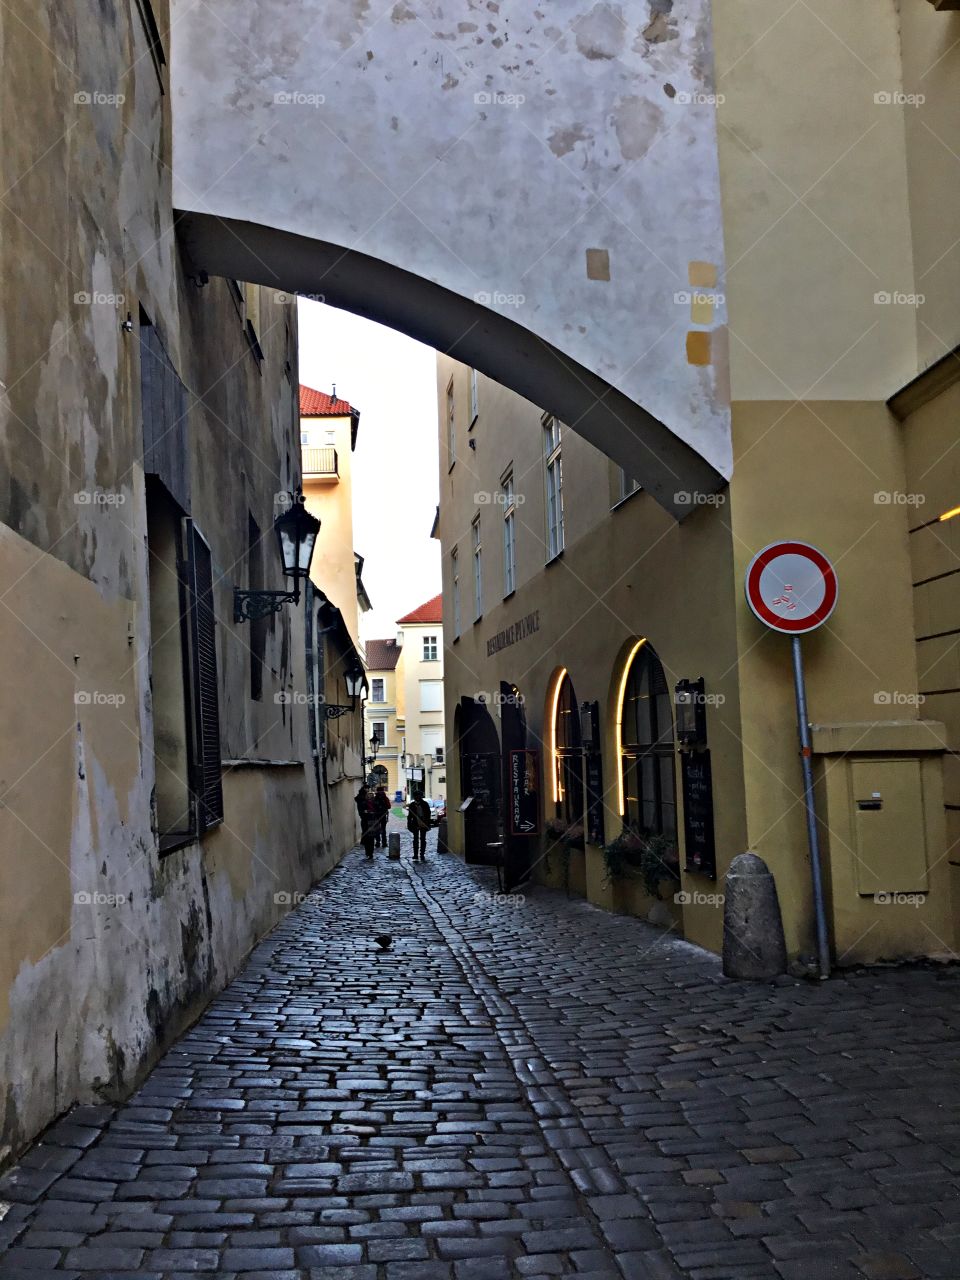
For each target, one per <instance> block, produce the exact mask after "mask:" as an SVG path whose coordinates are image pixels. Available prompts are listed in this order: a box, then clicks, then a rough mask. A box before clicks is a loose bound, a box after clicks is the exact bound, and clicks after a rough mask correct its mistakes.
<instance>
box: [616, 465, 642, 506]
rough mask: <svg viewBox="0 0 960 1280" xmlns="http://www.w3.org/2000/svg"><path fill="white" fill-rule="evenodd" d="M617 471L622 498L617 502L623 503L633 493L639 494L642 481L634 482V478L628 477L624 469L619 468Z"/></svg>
mask: <svg viewBox="0 0 960 1280" xmlns="http://www.w3.org/2000/svg"><path fill="white" fill-rule="evenodd" d="M617 471H618V473H619V481H620V496H619V497H618V499H617V501H618V502H623V500H624V498H629V497H630V495H631V493H636V492H637V490H638V489H639V488H640V481H639V480H634V478H633V476H628V475H627V473H626V471H624V469H623V467H618V468H617Z"/></svg>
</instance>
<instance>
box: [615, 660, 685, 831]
mask: <svg viewBox="0 0 960 1280" xmlns="http://www.w3.org/2000/svg"><path fill="white" fill-rule="evenodd" d="M617 734H618V742H617V745H618V749H619V752H620V776H619V780H618V798H619V806H620V814H621V816H622V818H623V823H624V826H625V827H630V828H632V829H633V830H634V831H638V832H642V833H644V834H646V835H658V836H665V837H667V838H668V839H670V840H672V841H676V838H677V794H676V782H675V777H674V740H673V712H672V709H671V706H670V689H669V686H668V684H667V678H666V675H665V674H664V670H663V664H662V663H661V661H660V659H659V658H658V657H657V654H656V651H655V650H654V648H653V646H652V645H651V644H650V643H649V642H648V641H646V640H641V641H639V642H638V643H637V644H636V646H635V647H634V649H633V652H632V654H631V655H630V656H629V658H628V660H627V666H626V668H625V670H624V673H623V676H622V679H621V684H620V693H619V698H618V706H617Z"/></svg>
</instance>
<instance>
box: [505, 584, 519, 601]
mask: <svg viewBox="0 0 960 1280" xmlns="http://www.w3.org/2000/svg"><path fill="white" fill-rule="evenodd" d="M516 594H517V588H516V587H514V588H513V590H512V591H508V592H507V594H506V595H505V596H504V597H503V598H504V600H512V599H513V597H514V596H515V595H516Z"/></svg>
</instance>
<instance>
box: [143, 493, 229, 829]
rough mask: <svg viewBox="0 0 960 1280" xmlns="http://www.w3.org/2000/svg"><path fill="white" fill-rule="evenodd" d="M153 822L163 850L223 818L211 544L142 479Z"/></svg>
mask: <svg viewBox="0 0 960 1280" xmlns="http://www.w3.org/2000/svg"><path fill="white" fill-rule="evenodd" d="M147 545H148V549H149V566H150V569H149V572H150V582H149V592H150V689H151V701H152V706H153V755H154V762H155V768H156V774H155V783H154V786H155V820H154V826H155V830H156V832H157V835H158V837H159V841H160V850H161V852H167V851H168V850H170V849H174V848H178V847H179V846H180V845H183V844H186V843H188V842H189V841H190V840H193V839H195V838H196V837H197V836H198V835H202V834H203V833H204V832H205V831H208V830H209V829H210V828H211V827H214V826H216V825H217V824H218V823H220V822H221V821H222V820H223V787H222V781H221V771H220V713H219V681H218V674H217V647H216V629H215V627H216V620H215V618H214V612H213V569H212V564H211V558H210V548H209V547H208V546H207V544H206V542H205V541H204V540H203V538H202V537H201V535H200V533H199V531H198V530H197V528H196V526H195V525H194V523H193V521H192V520H190V519H187V518H185V517H184V514H183V511H182V510H181V508H180V507H179V506H178V505H177V503H176V502H175V501H174V500H173V498H172V497H171V495H170V494H169V493H168V492H167V490H166V489H165V488H164V486H163V485H162V484H160V483H159V482H158V481H156V480H153V479H150V480H148V482H147Z"/></svg>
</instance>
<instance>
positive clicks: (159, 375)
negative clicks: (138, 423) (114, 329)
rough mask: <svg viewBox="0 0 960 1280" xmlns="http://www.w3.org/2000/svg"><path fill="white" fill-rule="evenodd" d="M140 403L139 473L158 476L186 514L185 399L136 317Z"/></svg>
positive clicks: (145, 324) (146, 325)
mask: <svg viewBox="0 0 960 1280" xmlns="http://www.w3.org/2000/svg"><path fill="white" fill-rule="evenodd" d="M140 401H141V406H142V409H143V469H144V471H145V472H146V473H147V475H154V476H158V477H159V479H160V480H161V481H162V482H163V484H164V486H165V487H166V489H167V491H168V492H169V493H170V494H171V495H172V497H173V498H175V499H176V501H177V503H178V504H179V506H181V507H182V508H183V510H184V511H189V510H190V461H189V454H188V443H189V432H188V426H189V413H188V401H189V396H188V393H187V388H186V387H185V386H184V384H183V383H182V382H181V380H180V378H179V376H178V374H177V371H176V369H175V368H174V367H173V363H172V362H171V360H170V357H169V356H168V355H167V352H166V350H165V348H164V345H163V343H162V342H161V341H160V336H159V334H158V333H157V331H156V329H155V328H154V326H153V325H152V324H151V323H150V321H149V320H148V319H147V317H146V316H145V315H144V314H143V313H141V317H140Z"/></svg>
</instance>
